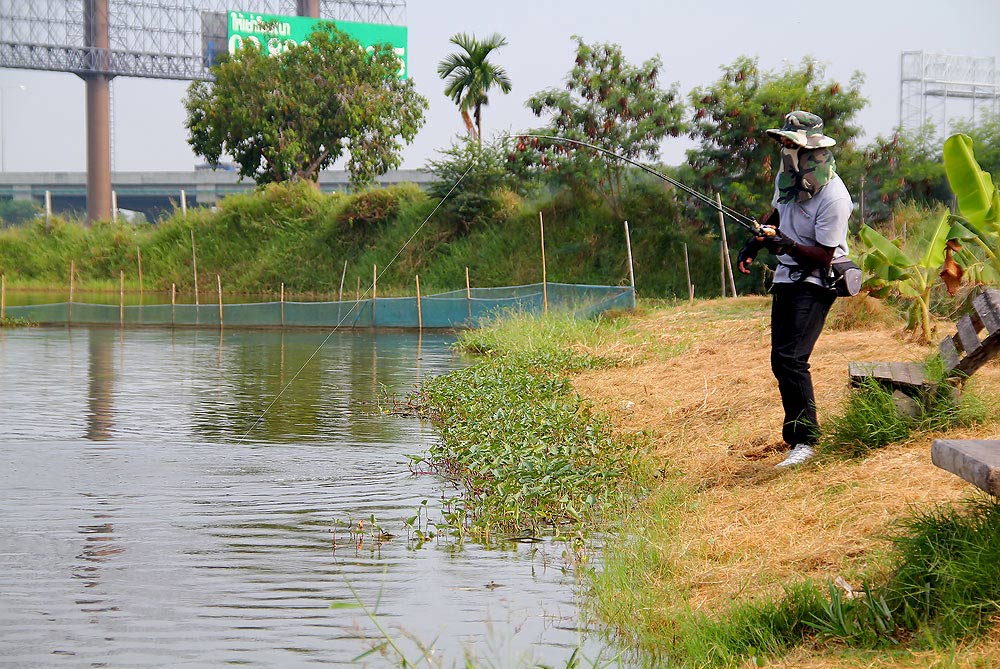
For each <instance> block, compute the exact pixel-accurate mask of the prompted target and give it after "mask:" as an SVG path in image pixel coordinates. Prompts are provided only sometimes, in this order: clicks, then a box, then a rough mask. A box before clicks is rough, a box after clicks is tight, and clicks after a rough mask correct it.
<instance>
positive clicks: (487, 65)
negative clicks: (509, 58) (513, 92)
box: [438, 33, 511, 144]
mask: <svg viewBox="0 0 1000 669" xmlns="http://www.w3.org/2000/svg"><path fill="white" fill-rule="evenodd" d="M449 41H450V42H451V43H452V44H454V45H455V46H457V47H459V48H460V49H462V52H459V53H453V54H451V55H449V56H448V57H447V58H445V59H444V60H442V61H441V62H440V63H438V75H440V77H441V78H442V79H444V80H445V87H444V94H445V95H447V96H448V97H450V98H451V99H452V100H453V101H454V102H455V104H457V105H458V108H459V110H460V111H461V113H462V120H463V121H465V128H466V130H468V132H469V134H470V135H471V136H473V137H475V138H477V139H478V140H479V143H480V144H482V141H483V132H482V130H483V125H482V121H483V118H482V110H483V106H484V105H487V104H489V98H488V97H487V93H489V90H490V89H491V88H493V87H494V86H496V87H497V88H499V89H500V90H501V91H502V92H503V93H509V92H510V87H511V84H510V77H508V76H507V71H506V70H504V69H503V68H502V67H500V66H498V65H494V64H493V63H491V62H489V61H488V60H487V58H488V57H489V55H490V52H492V51H494V50H495V49H499V48H500V47H502V46H506V44H507V38H506V37H504V36H502V35H500V34H499V33H493V34H492V35H490V36H489V37H487V38H486V39H485V40H483V41H482V42H480V41H479V40H477V39H476V37H475V35H467V34H465V33H458V34H456V35H452V38H451V39H450V40H449ZM470 109H472V110H473V115H474V117H475V125H473V122H472V119H471V118H469V110H470Z"/></svg>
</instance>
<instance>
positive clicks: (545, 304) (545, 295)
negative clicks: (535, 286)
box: [538, 211, 549, 314]
mask: <svg viewBox="0 0 1000 669" xmlns="http://www.w3.org/2000/svg"><path fill="white" fill-rule="evenodd" d="M538 230H539V236H540V238H541V241H542V313H545V314H547V313H549V289H548V278H547V276H546V274H545V223H544V222H542V212H540V211H539V212H538Z"/></svg>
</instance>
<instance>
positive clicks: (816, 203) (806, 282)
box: [737, 111, 853, 467]
mask: <svg viewBox="0 0 1000 669" xmlns="http://www.w3.org/2000/svg"><path fill="white" fill-rule="evenodd" d="M767 134H768V136H770V137H772V138H773V139H775V140H777V141H778V142H779V143H780V145H781V170H780V171H779V172H778V174H777V176H776V178H775V188H774V198H773V200H772V205H773V206H774V208H773V209H772V210H771V211H770V212H769V213H768V214H767V215H766V216H765V217H764V219H763V220H762V221H761V223H762V225H763V227H762V231H765V232H766V233H767V234H765V235H764V236H754V237H751V238H750V239H749V240H748V241H747V243H746V244H745V245H744V246H743V249H742V250H741V251H740V253H739V256H738V257H737V264H738V265H739V269H740V271H741V272H743V273H744V274H749V273H750V264H751V263H752V262H753V261H754V258H756V256H757V253H758V252H759V251H760V249H762V248H763V249H766V250H768V251H769V252H771V253H772V254H773V255H775V256H776V257H777V259H778V266H777V268H776V270H775V273H774V282H773V285H772V286H771V293H772V295H773V298H772V302H771V371H772V372H773V373H774V377H775V378H776V379H777V380H778V391H779V392H780V393H781V404H782V407H783V409H784V413H785V417H784V423H783V425H782V430H781V436H782V438H783V439H784V440H785V443H787V444H788V445H789V447H790V448H791V450H790V451H789V452H788V455H787V456H786V457H785V459H784V460H783V461H782V462H780V463H778V465H777V466H778V467H789V466H793V465H799V464H802V463H804V462H806V461H807V460H809V459H811V458H812V457H813V456H814V455H815V444H816V440H817V438H818V436H819V422H818V421H817V418H816V398H815V395H814V392H813V384H812V376H811V375H810V373H809V356H810V355H811V354H812V351H813V347H814V346H815V344H816V340H817V339H819V335H820V332H821V331H822V329H823V323H824V321H825V320H826V315H827V313H829V311H830V306H831V305H832V304H833V301H834V299H835V298H836V293H835V292H834V291H833V290H831V289H830V288H829V287H828V285H827V282H826V275H827V272H828V269H829V267H830V263H831V262H832V261H833V260H835V259H837V258H840V257H843V256H846V255H847V252H848V250H847V223H848V219H849V218H850V215H851V211H852V209H853V203H852V202H851V195H850V193H849V192H848V191H847V187H846V186H845V185H844V182H843V181H842V180H841V178H840V177H839V176H838V175H837V172H836V163H835V161H834V158H833V154H832V153H831V152H830V149H829V148H828V147H831V146H833V145H834V144H836V143H837V142H836V140H834V139H832V138H830V137H827V136H826V135H824V134H823V119H821V118H820V117H819V116H817V115H816V114H812V113H809V112H806V111H793V112H791V113H789V114H787V115H786V116H785V121H784V125H782V127H781V128H773V129H770V130H767Z"/></svg>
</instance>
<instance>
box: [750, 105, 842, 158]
mask: <svg viewBox="0 0 1000 669" xmlns="http://www.w3.org/2000/svg"><path fill="white" fill-rule="evenodd" d="M767 134H768V135H769V136H771V137H774V138H775V139H780V138H781V137H787V138H788V139H790V140H792V141H793V142H795V143H796V144H798V145H799V146H801V147H803V148H806V149H821V148H824V147H827V146H833V145H834V144H836V143H837V140H835V139H834V138H832V137H827V136H826V135H824V134H823V119H821V118H820V117H819V116H816V114H813V113H811V112H807V111H793V112H789V113H788V114H785V124H784V125H782V126H781V127H780V128H771V129H770V130H768V131H767Z"/></svg>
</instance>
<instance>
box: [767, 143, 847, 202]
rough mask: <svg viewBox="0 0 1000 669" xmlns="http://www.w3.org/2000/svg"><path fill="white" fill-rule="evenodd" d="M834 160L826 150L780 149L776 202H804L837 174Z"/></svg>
mask: <svg viewBox="0 0 1000 669" xmlns="http://www.w3.org/2000/svg"><path fill="white" fill-rule="evenodd" d="M836 169H837V163H836V161H834V159H833V154H832V153H831V152H830V150H829V149H803V148H801V147H796V148H794V149H789V148H784V147H783V148H782V149H781V172H780V173H779V174H778V202H780V203H782V204H788V203H789V202H805V201H807V200H809V199H811V198H812V196H813V195H815V194H816V193H818V192H819V191H820V189H821V188H823V186H825V185H827V184H828V183H830V180H831V179H833V177H835V176H836V175H837V172H836Z"/></svg>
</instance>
